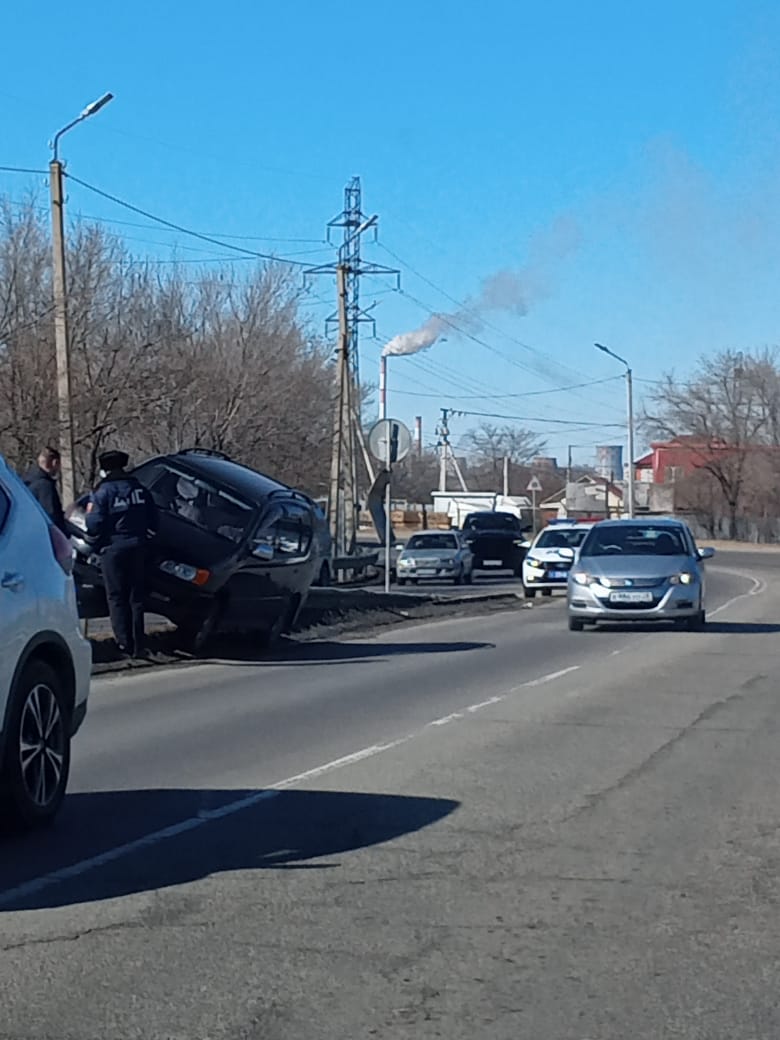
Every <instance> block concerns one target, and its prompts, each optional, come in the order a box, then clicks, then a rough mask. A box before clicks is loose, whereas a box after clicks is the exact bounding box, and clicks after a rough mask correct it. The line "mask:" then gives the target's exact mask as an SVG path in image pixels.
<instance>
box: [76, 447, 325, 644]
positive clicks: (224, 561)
mask: <svg viewBox="0 0 780 1040" xmlns="http://www.w3.org/2000/svg"><path fill="white" fill-rule="evenodd" d="M132 473H133V476H134V477H136V478H137V479H138V480H140V482H141V483H142V484H143V485H144V487H145V488H147V489H148V490H149V492H150V493H151V496H152V498H153V499H154V502H155V504H156V506H157V509H158V513H159V530H158V532H157V534H156V535H155V537H154V538H153V539H152V540H151V541H150V543H149V550H148V558H147V583H146V584H147V590H146V591H147V597H146V608H147V610H148V611H149V612H151V613H156V614H161V615H162V616H163V617H166V618H168V619H169V620H170V621H172V622H173V623H174V624H175V625H176V626H177V628H178V629H179V632H180V635H181V637H182V639H183V640H184V641H185V642H186V643H187V644H188V645H190V646H191V647H192V648H193V649H199V648H200V647H201V646H203V644H204V643H205V642H206V640H207V639H208V637H209V636H211V635H212V634H214V633H216V632H237V631H244V632H252V633H255V634H256V638H258V639H260V640H263V641H268V642H272V641H273V640H274V639H275V638H276V637H277V636H278V635H280V634H281V633H282V632H283V631H285V630H286V629H288V628H289V627H290V625H291V624H292V623H293V622H294V620H295V618H296V616H297V614H298V612H299V611H300V609H301V607H302V606H303V604H304V603H305V601H306V597H307V595H308V592H309V588H310V586H311V584H312V583H313V582H314V581H315V580H316V579H317V578H318V577H321V572H322V564H323V562H324V561H323V558H322V554H323V553H324V552H325V551H326V547H327V548H329V537H328V539H327V542H326V539H325V533H326V531H327V524H325V521H324V520H323V518H322V514H321V513H318V511H317V508H316V506H315V504H314V502H313V501H312V500H311V499H310V498H308V497H307V496H306V495H303V494H301V493H300V492H298V491H294V490H293V489H292V488H289V487H287V486H286V485H285V484H281V483H280V482H279V481H277V480H274V479H273V478H271V477H268V476H265V475H264V474H262V473H258V472H257V471H256V470H253V469H250V468H249V467H247V466H242V465H240V464H239V463H237V462H234V461H233V460H232V459H229V458H228V457H227V456H226V455H222V454H220V453H219V452H213V451H206V450H204V449H194V448H193V449H189V450H185V451H180V452H176V453H175V454H170V455H158V456H156V457H154V458H151V459H148V460H146V461H145V462H142V463H141V464H140V465H138V466H136V467H135V469H134V470H133V471H132ZM85 507H86V499H80V500H79V501H78V502H77V503H76V504H75V506H74V507H73V508H69V509H68V510H67V515H68V518H69V521H70V524H71V528H72V531H73V535H74V544H75V546H76V550H77V552H78V558H77V563H76V568H77V569H76V577H77V580H78V581H79V583H80V585H81V594H82V608H83V609H84V611H85V613H90V612H91V609H90V605H89V604H88V603H87V601H86V590H88V589H93V590H96V591H97V593H98V601H99V595H100V593H102V581H103V579H102V575H101V572H100V568H99V566H96V561H95V558H94V557H93V555H92V549H91V547H90V544H89V541H88V540H87V539H85V537H84V526H85V524H84V509H85ZM323 525H325V526H324V529H323Z"/></svg>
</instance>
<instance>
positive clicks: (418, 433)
mask: <svg viewBox="0 0 780 1040" xmlns="http://www.w3.org/2000/svg"><path fill="white" fill-rule="evenodd" d="M414 447H415V451H416V452H417V458H418V459H419V458H422V450H423V443H422V416H421V415H416V416H415V418H414Z"/></svg>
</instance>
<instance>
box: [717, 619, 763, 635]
mask: <svg viewBox="0 0 780 1040" xmlns="http://www.w3.org/2000/svg"><path fill="white" fill-rule="evenodd" d="M704 632H705V634H707V635H738V634H741V635H746V636H762V635H771V634H773V633H777V632H780V625H774V624H769V623H767V622H762V621H708V622H707V624H706V626H705V628H704Z"/></svg>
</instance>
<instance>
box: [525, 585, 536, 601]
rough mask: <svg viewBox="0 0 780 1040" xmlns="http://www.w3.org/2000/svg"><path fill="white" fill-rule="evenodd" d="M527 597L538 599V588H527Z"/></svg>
mask: <svg viewBox="0 0 780 1040" xmlns="http://www.w3.org/2000/svg"><path fill="white" fill-rule="evenodd" d="M525 595H526V599H536V589H529V588H527V587H526V589H525Z"/></svg>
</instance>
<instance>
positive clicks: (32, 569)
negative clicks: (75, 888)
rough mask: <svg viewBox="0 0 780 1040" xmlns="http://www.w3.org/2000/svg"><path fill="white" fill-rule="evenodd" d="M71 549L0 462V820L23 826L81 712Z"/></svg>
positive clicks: (49, 806)
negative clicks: (0, 727)
mask: <svg viewBox="0 0 780 1040" xmlns="http://www.w3.org/2000/svg"><path fill="white" fill-rule="evenodd" d="M72 564H73V550H72V548H71V545H70V542H69V541H68V539H67V538H66V537H65V536H64V535H63V534H62V533H61V532H60V531H59V530H57V528H56V527H54V526H53V525H52V524H51V523H50V521H49V519H48V517H47V516H46V515H45V513H44V512H43V510H42V509H41V507H40V506H39V505H38V503H37V502H36V501H35V499H34V498H33V497H32V495H31V494H30V493H29V491H28V490H27V488H26V487H25V486H24V485H23V484H22V482H21V481H20V480H19V478H18V477H17V476H16V475H15V474H14V473H13V472H12V471H11V470H10V469H9V468H8V466H7V465H6V463H5V460H4V459H3V458H2V457H0V726H2V729H0V820H3V821H7V820H10V821H11V822H12V823H15V824H21V825H23V826H27V827H32V826H35V825H38V824H43V823H46V822H48V821H49V820H51V819H52V818H53V817H54V815H55V814H56V812H57V810H58V809H59V808H60V805H61V804H62V800H63V798H64V796H65V788H66V786H67V782H68V772H69V769H70V742H71V737H72V736H73V735H74V734H75V733H76V731H77V730H78V728H79V726H80V725H81V723H82V722H83V721H84V716H85V714H86V711H87V696H88V693H89V680H90V669H91V665H92V653H91V649H90V646H89V643H88V642H87V641H86V640H85V639H84V638H83V637H82V635H81V631H80V627H79V619H78V614H77V611H76V592H75V588H74V584H73V577H72V574H71V570H72Z"/></svg>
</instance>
